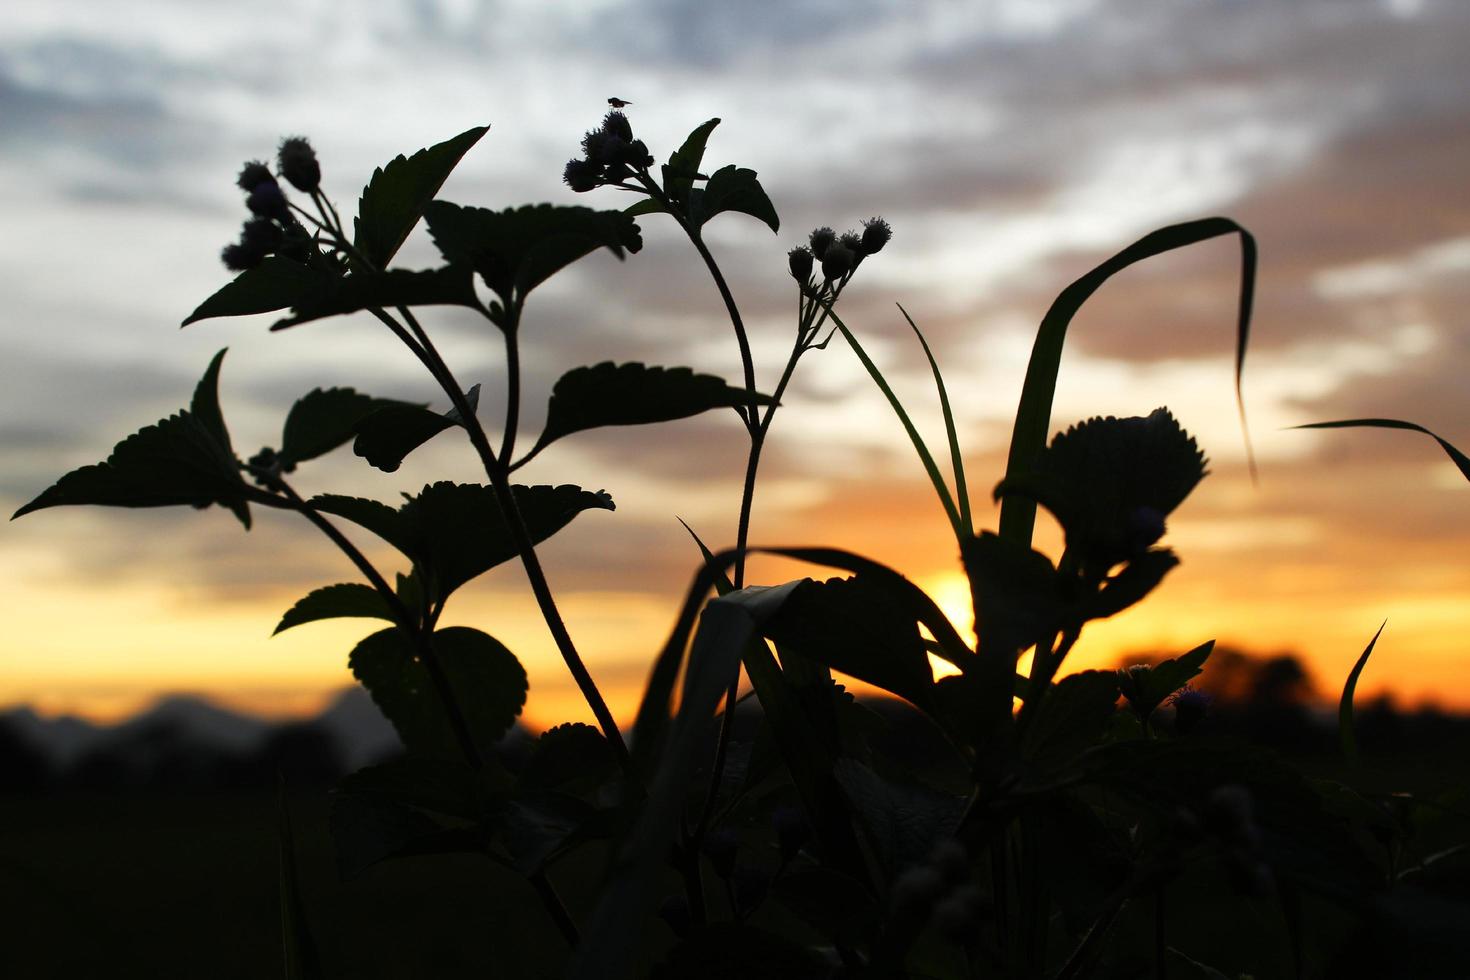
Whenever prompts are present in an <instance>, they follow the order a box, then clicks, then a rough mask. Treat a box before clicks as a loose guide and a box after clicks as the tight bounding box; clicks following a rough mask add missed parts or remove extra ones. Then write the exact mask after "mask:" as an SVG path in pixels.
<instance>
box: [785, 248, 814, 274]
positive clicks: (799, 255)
mask: <svg viewBox="0 0 1470 980" xmlns="http://www.w3.org/2000/svg"><path fill="white" fill-rule="evenodd" d="M786 263H787V265H789V266H790V267H791V278H793V279H795V280H796V281H797V282H806V281H807V280H808V279H810V278H811V277H812V250H811V249H809V248H807V247H806V246H805V245H799V246H797V247H796V248H793V249H792V250H791V251H789V252H787V253H786Z"/></svg>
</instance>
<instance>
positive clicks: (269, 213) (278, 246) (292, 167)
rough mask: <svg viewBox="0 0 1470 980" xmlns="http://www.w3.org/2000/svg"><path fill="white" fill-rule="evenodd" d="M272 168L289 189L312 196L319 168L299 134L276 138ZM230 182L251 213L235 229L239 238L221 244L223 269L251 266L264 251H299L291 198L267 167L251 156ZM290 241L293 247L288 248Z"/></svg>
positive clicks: (300, 234)
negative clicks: (223, 244) (238, 174)
mask: <svg viewBox="0 0 1470 980" xmlns="http://www.w3.org/2000/svg"><path fill="white" fill-rule="evenodd" d="M276 167H277V171H278V172H279V173H280V175H281V176H283V177H285V178H286V180H287V181H289V182H290V184H291V186H292V187H294V188H296V189H297V190H299V191H302V192H304V193H309V194H315V193H316V192H317V189H318V187H319V186H320V184H321V180H322V171H321V166H320V164H318V163H317V159H316V151H315V150H313V149H312V148H311V144H310V143H309V142H307V141H306V139H305V138H304V137H301V136H292V137H290V138H288V139H285V140H282V141H281V147H280V150H279V151H278V153H277V154H276ZM235 186H237V187H239V188H240V189H241V190H242V191H244V192H245V195H246V197H245V207H246V208H248V209H249V211H250V215H251V216H250V217H249V218H247V219H246V220H245V224H244V226H243V227H242V228H241V229H240V240H239V241H237V242H235V243H234V244H233V245H226V246H225V248H224V250H223V251H222V252H221V253H220V259H221V260H222V261H223V262H224V264H225V268H227V269H230V270H231V271H233V272H244V271H245V270H246V269H253V268H255V267H256V266H257V265H259V264H260V263H261V261H262V260H263V259H264V258H265V257H266V256H267V255H271V254H274V253H278V252H287V253H290V252H295V251H299V250H300V245H302V244H303V243H304V242H305V239H306V231H305V229H303V228H302V227H301V224H300V222H298V221H297V220H296V219H295V218H294V217H292V215H291V205H290V202H288V201H287V200H286V193H285V191H283V190H281V185H280V184H279V183H278V182H277V181H276V175H275V174H273V173H271V169H270V167H268V166H267V165H266V164H264V163H262V162H261V161H259V160H251V161H250V162H248V163H246V164H245V166H243V167H241V168H240V176H239V177H237V178H236V179H235ZM292 244H295V245H296V246H297V247H296V248H295V249H292V248H290V245H292Z"/></svg>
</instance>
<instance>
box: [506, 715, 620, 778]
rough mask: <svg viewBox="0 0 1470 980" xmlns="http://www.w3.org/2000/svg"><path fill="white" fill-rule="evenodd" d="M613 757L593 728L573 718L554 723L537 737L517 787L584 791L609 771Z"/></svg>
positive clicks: (610, 772) (609, 773)
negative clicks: (559, 723)
mask: <svg viewBox="0 0 1470 980" xmlns="http://www.w3.org/2000/svg"><path fill="white" fill-rule="evenodd" d="M616 761H617V760H616V759H614V757H613V753H612V748H611V747H610V746H609V745H608V744H607V739H606V738H604V737H603V735H602V733H601V732H599V731H598V730H597V729H596V728H593V727H592V726H591V725H582V724H577V723H574V722H569V723H567V724H564V725H557V726H556V727H555V728H549V729H547V730H546V731H545V732H543V733H542V735H541V737H540V738H538V739H536V746H535V748H533V749H532V750H531V758H530V760H529V761H527V763H526V768H525V769H523V770H521V774H520V777H519V779H517V781H516V788H517V789H518V790H527V791H537V790H560V791H563V792H576V793H586V792H588V791H590V790H592V789H594V788H595V787H596V786H597V785H598V784H599V783H601V782H602V781H603V780H604V779H606V778H607V777H608V776H610V775H612V773H613V772H614V770H615V769H616Z"/></svg>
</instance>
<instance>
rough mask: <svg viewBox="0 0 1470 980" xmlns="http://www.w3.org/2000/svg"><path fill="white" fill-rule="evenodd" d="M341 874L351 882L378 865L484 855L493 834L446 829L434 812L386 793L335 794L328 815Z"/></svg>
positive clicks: (460, 828)
mask: <svg viewBox="0 0 1470 980" xmlns="http://www.w3.org/2000/svg"><path fill="white" fill-rule="evenodd" d="M327 821H328V827H329V828H330V829H331V832H332V844H333V846H334V849H335V850H336V852H337V873H338V874H339V875H340V876H341V878H342V880H343V881H351V880H353V879H354V878H357V877H359V876H361V875H362V874H363V872H365V871H367V870H368V869H369V868H371V867H372V866H373V865H375V864H379V863H381V862H383V861H387V860H389V859H391V858H403V857H412V856H414V855H420V854H460V853H471V854H475V853H479V854H483V853H484V851H485V848H486V847H487V846H488V845H489V843H490V840H489V835H488V834H487V833H486V832H485V831H483V830H480V829H479V828H474V827H446V826H445V825H444V824H442V823H440V822H439V821H438V820H435V819H434V818H433V817H432V816H430V815H429V814H427V813H425V812H424V811H422V810H419V809H416V808H414V807H412V806H407V805H405V804H403V803H400V802H398V801H397V800H394V799H391V798H389V797H386V796H375V795H367V794H361V795H360V794H339V795H336V796H333V798H332V807H331V810H330V811H329V813H328V817H327Z"/></svg>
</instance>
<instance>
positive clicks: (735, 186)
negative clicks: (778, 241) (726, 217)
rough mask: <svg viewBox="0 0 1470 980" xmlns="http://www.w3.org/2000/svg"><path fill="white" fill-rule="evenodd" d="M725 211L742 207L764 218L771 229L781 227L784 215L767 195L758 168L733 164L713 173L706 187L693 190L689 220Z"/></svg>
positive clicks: (697, 221)
mask: <svg viewBox="0 0 1470 980" xmlns="http://www.w3.org/2000/svg"><path fill="white" fill-rule="evenodd" d="M725 211H739V212H740V213H742V214H748V215H750V216H751V217H753V218H758V219H760V220H761V221H763V222H765V223H766V225H767V226H768V227H769V228H770V229H771V231H779V230H780V228H781V219H780V218H779V217H778V216H777V215H776V208H775V207H774V206H773V205H772V204H771V199H770V198H769V197H767V196H766V192H765V189H764V188H763V187H761V184H760V181H759V180H756V176H755V171H754V170H747V169H745V168H744V167H736V166H734V165H731V166H728V167H721V168H720V169H719V170H716V171H715V172H714V173H713V174H710V178H709V183H707V184H705V186H704V190H703V191H691V192H690V195H689V213H690V220H692V221H693V222H694V224H695V225H696V226H698V225H703V224H704V223H705V222H707V221H709V220H710V219H711V218H713V217H714V216H715V215H717V214H720V213H722V212H725Z"/></svg>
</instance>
